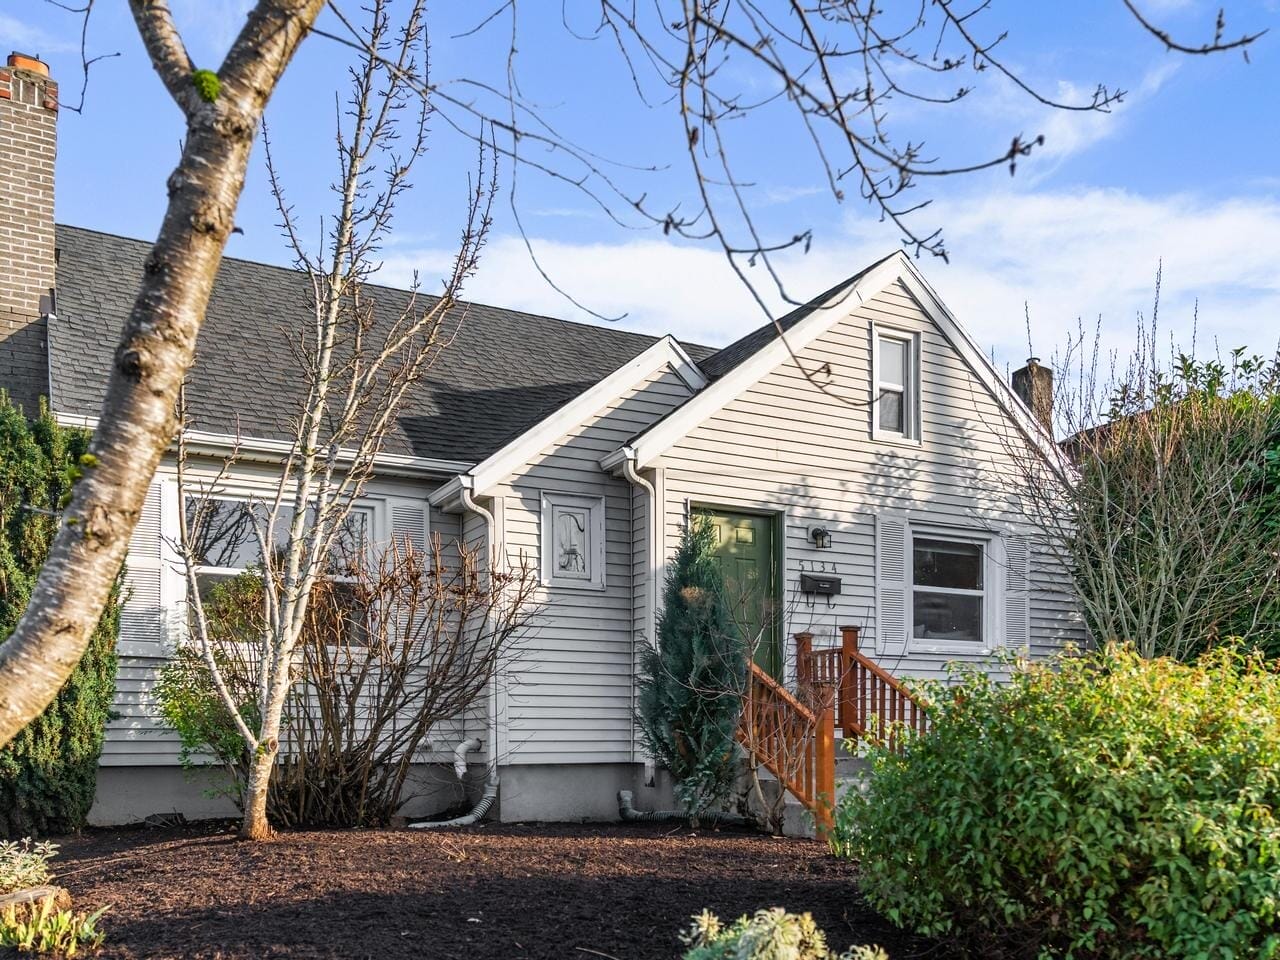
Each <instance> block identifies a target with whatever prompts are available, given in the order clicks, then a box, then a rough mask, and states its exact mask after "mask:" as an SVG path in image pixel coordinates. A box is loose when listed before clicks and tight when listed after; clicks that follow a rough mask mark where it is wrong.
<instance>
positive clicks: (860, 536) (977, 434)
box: [660, 283, 1081, 677]
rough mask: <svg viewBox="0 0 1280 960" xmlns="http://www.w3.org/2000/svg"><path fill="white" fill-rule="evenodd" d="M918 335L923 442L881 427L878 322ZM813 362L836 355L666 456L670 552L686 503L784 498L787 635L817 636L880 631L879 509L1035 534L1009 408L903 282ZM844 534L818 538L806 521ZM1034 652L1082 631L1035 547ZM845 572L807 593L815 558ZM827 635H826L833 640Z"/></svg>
mask: <svg viewBox="0 0 1280 960" xmlns="http://www.w3.org/2000/svg"><path fill="white" fill-rule="evenodd" d="M873 322H874V323H878V324H886V325H891V326H893V327H895V328H897V329H899V330H903V331H908V332H918V333H919V334H920V335H921V347H920V352H921V364H920V367H921V411H920V412H921V422H922V430H921V433H922V439H921V443H920V444H919V445H918V446H915V445H905V444H894V443H889V442H879V441H873V440H872V439H871V420H870V417H871V410H870V405H869V401H870V397H871V394H870V387H869V384H870V378H871V358H870V346H871V324H872V323H873ZM799 359H800V363H801V364H802V365H803V367H804V369H806V370H812V371H820V370H823V369H824V366H825V365H828V364H829V365H830V376H829V377H822V379H821V382H822V384H823V386H824V387H825V389H819V388H818V387H817V386H815V385H814V383H813V382H811V381H810V380H809V379H808V378H806V377H805V376H804V375H803V374H802V373H801V371H800V369H798V368H797V367H796V365H795V362H794V361H791V360H788V361H786V362H785V363H783V364H782V365H781V366H779V367H778V368H777V369H775V370H773V371H771V372H770V373H768V374H767V375H765V376H764V377H763V378H762V379H761V380H759V381H758V382H757V383H756V384H754V385H753V386H751V387H748V388H747V389H745V390H744V391H743V392H742V393H741V394H740V395H739V396H738V397H736V398H735V399H734V400H733V401H731V402H730V403H728V404H727V405H726V406H725V407H724V408H723V409H721V410H720V411H719V412H717V413H716V414H714V415H712V416H711V417H709V418H708V419H707V420H706V421H705V422H703V423H702V424H700V425H698V426H697V427H696V428H694V429H693V430H691V431H690V432H689V433H688V434H687V435H686V436H685V437H684V438H683V439H682V440H681V441H679V442H678V443H677V444H676V445H675V446H674V447H672V448H671V449H670V450H669V451H667V453H666V454H665V455H664V456H663V457H662V458H661V460H660V464H661V466H662V467H663V471H664V474H665V485H666V492H667V512H666V535H665V540H666V551H667V554H668V556H669V555H670V553H671V552H672V551H673V550H674V548H675V545H676V544H677V543H678V542H679V537H680V532H681V529H682V527H683V524H684V521H685V516H686V511H687V509H688V506H689V504H691V503H692V504H695V505H696V504H699V503H703V504H717V505H721V506H728V507H732V506H738V507H742V508H747V509H757V510H768V511H779V512H782V513H783V515H784V518H785V519H784V523H785V543H784V563H785V574H784V577H785V607H786V618H787V629H786V635H787V637H788V652H789V653H790V648H791V645H790V639H789V638H790V637H791V635H792V634H794V633H795V632H797V631H799V630H811V631H812V632H813V633H814V634H815V635H816V636H817V637H818V638H819V639H818V641H817V642H818V643H819V644H820V645H822V644H824V643H825V642H827V641H832V642H835V641H836V639H837V637H838V627H839V626H840V625H842V624H846V623H851V624H856V625H859V626H861V627H862V628H863V639H864V644H863V646H864V649H866V650H868V651H871V650H873V649H874V642H875V631H876V623H875V611H876V570H875V555H876V554H875V536H876V516H877V514H879V513H881V512H887V511H894V512H900V513H905V514H907V515H908V517H909V519H910V521H911V522H912V523H917V524H918V523H929V522H931V523H936V524H946V525H948V526H954V527H957V528H974V529H976V528H986V529H993V528H994V529H999V530H1000V531H1002V532H1003V533H1004V534H1005V535H1023V536H1028V535H1032V534H1034V529H1033V528H1032V526H1031V525H1029V524H1028V523H1027V520H1026V517H1025V515H1024V514H1023V513H1022V511H1021V510H1020V509H1019V499H1020V498H1019V497H1018V479H1017V476H1018V474H1017V470H1016V469H1015V468H1014V467H1013V461H1012V459H1011V456H1010V447H1009V446H1008V444H1009V443H1010V442H1013V439H1014V438H1013V436H1012V432H1011V427H1010V424H1009V421H1008V419H1007V417H1006V416H1005V414H1004V412H1003V411H1002V410H1001V408H1000V407H999V406H998V405H997V403H996V402H995V400H994V399H993V398H992V397H991V395H990V393H989V392H988V390H987V388H986V387H985V386H984V385H983V384H982V383H981V381H980V380H979V379H978V377H977V376H976V375H975V374H974V372H973V371H972V370H971V369H969V367H968V366H967V365H966V364H965V362H964V360H963V359H962V357H961V356H960V354H959V353H958V352H957V351H956V350H955V349H954V348H953V347H952V345H951V344H950V343H949V342H948V341H947V340H946V338H945V337H944V336H943V335H942V333H941V331H940V330H939V329H938V328H937V327H936V326H935V325H934V324H933V323H932V322H931V321H930V320H929V319H928V317H927V316H926V315H925V313H924V312H923V311H922V310H921V309H920V307H919V306H918V305H917V304H916V302H915V301H914V299H913V298H912V297H911V296H910V295H909V294H908V293H907V291H906V290H905V289H904V288H903V287H902V286H901V285H900V284H897V283H894V284H893V285H892V286H891V287H890V288H888V289H887V290H886V291H884V292H883V293H882V294H881V295H879V296H877V297H875V298H874V299H872V300H871V301H869V302H868V303H866V304H864V305H862V306H860V307H858V308H857V309H855V310H853V311H851V314H850V316H849V317H848V318H847V319H845V320H843V321H841V322H839V323H837V324H836V325H835V326H834V327H832V328H831V329H830V330H829V331H828V332H827V333H825V334H823V335H822V336H820V337H819V338H818V339H817V340H815V341H814V342H813V343H812V344H810V345H809V346H808V347H807V348H806V349H805V350H803V351H802V352H801V354H800V357H799ZM815 524H821V525H824V526H827V527H828V528H829V529H830V530H831V531H832V533H833V536H834V543H833V547H832V549H829V550H817V549H815V548H814V547H813V545H812V544H811V543H810V542H809V540H808V529H809V527H811V526H813V525H815ZM1033 556H1034V557H1035V560H1034V561H1033V568H1034V569H1033V573H1032V582H1033V591H1032V595H1031V601H1030V620H1031V652H1032V653H1033V654H1034V655H1043V654H1046V653H1048V652H1049V651H1050V650H1052V649H1055V648H1057V647H1059V646H1060V645H1061V643H1062V641H1063V639H1065V638H1077V639H1078V638H1080V636H1081V633H1080V629H1079V625H1078V622H1077V621H1076V620H1075V617H1074V613H1073V607H1072V604H1071V601H1070V597H1069V595H1067V593H1066V592H1065V591H1064V589H1063V587H1062V584H1063V582H1064V581H1063V578H1062V577H1061V576H1056V575H1054V573H1053V572H1052V571H1051V570H1050V569H1049V568H1048V566H1047V555H1046V553H1045V552H1044V551H1043V550H1036V551H1034V553H1033ZM813 564H816V565H817V569H823V568H824V567H825V570H826V571H827V572H834V573H836V574H837V575H839V576H840V577H841V578H842V581H843V582H842V594H841V596H840V597H838V598H836V601H835V602H834V603H833V604H832V605H831V606H828V605H827V603H826V601H825V600H823V599H818V600H817V602H816V603H809V602H807V601H806V600H804V599H803V598H802V597H801V595H800V594H799V574H800V572H801V570H802V567H804V566H806V565H813ZM824 638H825V639H824ZM962 659H974V660H978V659H982V658H980V657H968V658H966V657H964V656H961V655H951V654H948V655H945V656H944V655H940V654H932V655H922V654H918V653H909V654H908V655H907V656H903V657H896V656H895V657H893V658H891V659H886V660H885V663H884V666H885V667H886V668H887V669H889V670H890V671H891V672H893V673H896V674H900V675H909V676H932V677H939V676H942V675H944V673H945V664H946V663H947V662H948V661H951V660H962Z"/></svg>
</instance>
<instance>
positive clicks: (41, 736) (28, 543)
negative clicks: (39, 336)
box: [0, 395, 120, 837]
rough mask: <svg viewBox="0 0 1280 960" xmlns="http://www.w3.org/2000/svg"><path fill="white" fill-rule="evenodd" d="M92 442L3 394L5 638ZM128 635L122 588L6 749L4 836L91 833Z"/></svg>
mask: <svg viewBox="0 0 1280 960" xmlns="http://www.w3.org/2000/svg"><path fill="white" fill-rule="evenodd" d="M88 443H89V437H88V434H86V433H85V432H84V431H80V430H68V429H65V428H62V427H59V426H58V425H57V423H56V422H54V420H53V418H52V417H51V416H50V415H49V413H48V411H47V410H43V409H42V411H41V414H40V416H39V417H38V418H36V419H35V420H34V421H29V420H27V419H26V418H25V417H24V416H23V415H22V413H21V411H19V410H17V409H15V408H14V407H13V405H12V404H11V403H10V402H9V400H8V398H6V397H4V396H3V395H0V638H3V637H7V636H8V635H9V634H10V633H12V632H13V628H14V626H15V625H16V624H17V622H18V618H19V617H20V616H22V611H23V610H24V609H26V606H27V600H28V598H29V597H30V595H31V588H32V586H33V585H34V583H35V579H36V574H37V573H38V572H39V570H40V566H41V564H42V563H44V559H45V556H46V554H47V553H48V549H49V544H50V542H51V540H52V538H53V534H54V531H55V530H56V529H57V526H56V525H57V514H58V513H59V512H60V510H61V508H62V506H63V504H64V503H65V501H66V498H67V497H68V496H69V494H70V491H71V485H72V484H73V483H74V482H75V479H76V477H77V476H78V471H79V466H78V464H79V461H80V458H81V457H82V456H83V455H84V454H85V452H86V450H87V449H88ZM119 631H120V611H119V588H118V587H117V589H116V591H115V593H114V594H113V596H112V598H111V601H110V603H108V605H107V610H106V612H105V613H104V614H103V617H102V621H101V622H100V623H99V624H98V628H97V630H96V631H94V633H93V636H92V637H91V638H90V641H89V648H88V650H87V651H86V652H85V655H84V658H83V659H82V660H81V661H80V663H79V665H78V666H77V667H76V669H75V671H74V672H73V673H72V674H71V677H70V678H69V679H68V680H67V682H66V685H65V686H63V688H62V690H61V691H60V692H59V693H58V696H57V698H56V699H55V700H54V702H53V703H52V704H50V705H49V708H48V709H47V710H45V712H44V713H43V714H41V715H40V716H39V717H37V718H36V720H35V721H34V722H33V723H31V724H30V725H29V726H28V727H27V728H26V729H25V730H23V731H22V732H21V733H20V734H18V736H17V737H16V738H14V740H13V741H12V742H11V743H10V744H9V745H8V746H6V747H5V748H4V749H0V836H8V837H17V836H26V835H30V834H53V833H67V832H70V831H74V830H78V829H80V828H81V827H82V826H84V823H85V818H86V817H87V816H88V814H89V807H90V806H92V804H93V794H94V788H95V784H96V781H97V769H98V757H99V756H100V755H101V753H102V738H103V734H104V731H105V727H106V723H107V719H108V717H109V711H110V706H111V697H112V693H113V691H114V689H115V677H116V655H115V647H116V639H117V637H118V635H119Z"/></svg>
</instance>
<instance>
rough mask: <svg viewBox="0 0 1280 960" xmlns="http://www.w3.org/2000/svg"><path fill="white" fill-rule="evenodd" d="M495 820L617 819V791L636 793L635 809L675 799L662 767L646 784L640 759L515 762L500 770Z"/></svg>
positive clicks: (671, 802)
mask: <svg viewBox="0 0 1280 960" xmlns="http://www.w3.org/2000/svg"><path fill="white" fill-rule="evenodd" d="M499 773H500V774H501V775H502V787H501V791H500V794H499V797H498V818H499V819H500V820H502V822H504V823H514V822H521V821H529V820H540V821H544V822H556V821H558V822H565V821H597V822H611V821H616V820H617V819H618V791H619V790H630V791H632V792H633V793H634V794H635V805H636V807H637V809H641V810H648V809H657V808H662V809H667V810H669V809H671V807H672V806H673V805H674V799H673V797H672V794H671V785H670V779H669V778H668V777H667V775H666V771H659V772H658V774H657V777H656V778H655V779H656V784H655V786H652V787H650V786H646V785H645V783H644V765H643V764H639V763H584V764H513V765H511V766H505V767H502V768H500V770H499Z"/></svg>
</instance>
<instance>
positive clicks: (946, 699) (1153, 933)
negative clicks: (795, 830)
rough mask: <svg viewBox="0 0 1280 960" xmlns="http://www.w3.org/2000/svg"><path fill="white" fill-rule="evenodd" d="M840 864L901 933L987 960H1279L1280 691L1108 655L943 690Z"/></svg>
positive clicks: (1265, 668) (841, 811)
mask: <svg viewBox="0 0 1280 960" xmlns="http://www.w3.org/2000/svg"><path fill="white" fill-rule="evenodd" d="M929 696H930V699H931V700H932V702H933V703H934V704H935V706H934V708H933V709H932V712H931V717H932V722H933V726H932V728H931V730H930V732H929V733H928V734H926V735H924V736H921V737H918V738H913V739H909V740H908V742H907V744H906V747H905V750H904V751H903V753H902V754H901V755H900V756H899V755H893V754H890V753H888V752H885V751H880V752H878V753H877V754H876V756H875V758H874V766H875V773H874V776H873V777H872V779H871V780H870V783H869V785H868V788H867V790H866V792H865V793H862V792H859V791H850V792H849V793H847V794H846V795H845V796H844V798H843V799H842V800H841V802H840V804H839V807H838V809H837V814H836V841H835V848H836V850H837V852H838V853H840V854H843V855H845V856H849V857H853V858H855V859H857V860H858V861H859V862H860V867H861V870H860V878H859V887H860V889H861V891H862V893H863V894H864V895H865V896H866V898H867V900H868V901H869V902H870V904H871V905H872V906H873V907H874V908H875V909H877V910H879V911H880V912H881V913H883V914H884V915H885V916H886V917H888V918H889V919H891V920H892V921H894V922H895V923H897V924H899V925H901V926H903V927H906V928H908V929H910V930H913V931H915V932H917V933H921V934H924V935H928V936H933V937H944V938H948V937H949V938H953V939H954V940H955V941H957V943H958V945H960V946H962V947H964V948H966V949H967V950H968V951H969V953H970V955H973V956H982V957H1018V958H1022V957H1027V958H1032V957H1039V958H1054V957H1063V958H1067V957H1073V958H1116V960H1119V958H1126V960H1128V958H1147V957H1149V958H1156V957H1160V958H1165V957H1185V958H1191V957H1197V958H1198V957H1251V958H1257V960H1265V958H1274V957H1277V956H1280V675H1278V674H1277V667H1276V665H1275V663H1274V662H1271V661H1267V660H1266V659H1265V658H1264V657H1263V656H1262V655H1260V654H1256V653H1245V652H1243V651H1242V649H1241V648H1240V647H1239V646H1230V645H1227V646H1222V647H1220V648H1216V649H1212V650H1210V651H1208V652H1206V653H1204V654H1203V655H1201V656H1200V657H1199V659H1197V660H1195V661H1192V662H1189V663H1181V662H1178V661H1175V660H1172V659H1156V660H1147V659H1143V658H1142V657H1140V656H1138V655H1137V654H1136V653H1135V652H1133V651H1132V650H1130V649H1126V648H1121V647H1109V648H1107V649H1105V650H1102V651H1098V652H1094V653H1090V654H1087V655H1081V656H1066V657H1064V658H1062V659H1061V661H1060V662H1058V663H1055V664H1047V665H1035V666H1029V667H1025V668H1021V669H1018V670H1016V671H1015V672H1014V673H1013V676H1012V678H1011V680H1010V681H1009V682H1008V683H1007V684H1001V683H998V682H996V681H993V680H991V679H990V678H988V677H986V676H984V675H982V674H980V673H977V672H973V673H970V674H968V675H965V676H963V677H961V678H960V682H958V683H956V684H954V685H953V686H942V685H934V686H933V687H932V688H931V689H930V691H929Z"/></svg>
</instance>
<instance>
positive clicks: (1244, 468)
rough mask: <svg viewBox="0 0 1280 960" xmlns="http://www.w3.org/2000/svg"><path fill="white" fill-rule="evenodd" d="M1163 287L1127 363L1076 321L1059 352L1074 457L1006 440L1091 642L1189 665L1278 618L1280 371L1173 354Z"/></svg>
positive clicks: (1061, 416)
mask: <svg viewBox="0 0 1280 960" xmlns="http://www.w3.org/2000/svg"><path fill="white" fill-rule="evenodd" d="M1158 283H1159V281H1158V280H1157V294H1156V306H1155V310H1153V313H1152V318H1151V320H1150V322H1149V324H1148V325H1144V323H1143V322H1140V324H1139V327H1138V336H1137V344H1136V346H1135V348H1134V350H1133V352H1132V354H1131V355H1130V356H1128V357H1120V356H1111V357H1107V356H1105V355H1104V354H1103V352H1102V350H1101V349H1100V347H1099V346H1098V343H1097V335H1096V333H1095V334H1094V335H1093V344H1092V346H1090V341H1089V337H1088V336H1087V335H1086V334H1085V332H1084V330H1083V328H1081V330H1080V331H1079V333H1078V334H1077V335H1075V336H1073V338H1072V339H1071V341H1070V343H1069V344H1068V345H1067V346H1066V347H1065V348H1063V350H1062V351H1061V352H1060V354H1059V356H1058V357H1056V358H1055V360H1054V366H1055V368H1056V370H1057V373H1058V376H1057V379H1056V385H1055V390H1054V400H1053V413H1054V418H1055V431H1056V432H1057V434H1058V435H1059V436H1061V437H1065V438H1066V439H1065V440H1064V441H1063V444H1062V449H1063V451H1064V456H1063V457H1062V458H1061V459H1060V460H1058V461H1057V462H1054V461H1053V460H1052V459H1051V458H1046V457H1044V456H1041V455H1039V454H1037V453H1035V452H1033V450H1032V448H1031V446H1030V445H1029V444H1028V443H1027V442H1026V438H1025V436H1020V437H1015V436H1013V434H1012V433H1011V432H1006V434H1005V436H1006V444H1005V446H1006V450H1007V452H1009V453H1011V454H1012V456H1011V457H1010V461H1011V462H1012V463H1014V464H1015V465H1016V469H1017V472H1018V477H1017V478H1016V489H1017V494H1018V496H1019V497H1020V499H1021V501H1022V503H1023V505H1024V510H1025V512H1026V514H1027V516H1028V517H1029V518H1030V519H1031V520H1032V521H1033V522H1034V523H1035V524H1036V526H1037V527H1038V528H1039V530H1040V540H1041V541H1042V542H1043V543H1044V544H1045V546H1046V548H1047V549H1048V551H1049V553H1050V555H1051V556H1052V557H1053V558H1054V559H1055V560H1056V562H1057V563H1058V564H1059V566H1060V567H1061V568H1062V569H1064V570H1066V571H1069V572H1070V575H1071V578H1072V581H1073V583H1074V587H1075V590H1074V593H1075V596H1076V597H1077V598H1078V601H1079V603H1080V604H1081V606H1082V608H1083V611H1082V612H1083V614H1084V618H1085V621H1086V624H1087V626H1088V628H1089V631H1090V633H1091V635H1092V637H1093V638H1094V639H1095V640H1096V641H1098V642H1104V641H1110V640H1119V641H1123V642H1127V643H1132V644H1133V645H1134V646H1135V647H1136V649H1137V650H1138V651H1139V652H1141V653H1142V654H1143V655H1144V656H1148V657H1155V656H1173V657H1178V658H1184V657H1187V656H1189V655H1194V654H1195V653H1197V652H1199V651H1200V650H1202V649H1203V648H1204V647H1205V645H1207V644H1211V643H1213V642H1214V641H1215V640H1216V639H1218V638H1220V637H1224V636H1227V635H1231V634H1236V635H1242V636H1244V637H1245V638H1246V639H1248V640H1251V641H1264V640H1266V639H1268V635H1269V634H1270V635H1274V633H1275V631H1276V629H1277V627H1278V626H1280V624H1277V623H1276V622H1275V615H1276V612H1277V611H1278V610H1280V556H1278V554H1277V550H1276V545H1275V530H1274V529H1269V528H1268V527H1267V526H1266V525H1265V521H1266V516H1265V510H1264V498H1270V500H1267V501H1265V502H1270V501H1271V500H1275V501H1280V492H1278V491H1277V489H1276V486H1277V482H1280V471H1277V470H1276V466H1275V465H1274V464H1273V463H1271V461H1269V460H1268V456H1270V457H1272V458H1274V456H1275V454H1274V451H1275V450H1277V449H1280V399H1278V395H1277V387H1278V386H1280V365H1277V363H1276V361H1275V360H1272V361H1264V360H1261V359H1257V358H1249V357H1246V356H1244V355H1243V353H1241V352H1238V351H1237V352H1235V353H1233V354H1231V355H1230V356H1229V357H1228V358H1227V359H1226V360H1225V361H1220V360H1216V359H1215V360H1210V361H1197V360H1196V359H1194V356H1193V353H1191V352H1189V353H1185V354H1184V353H1180V352H1179V351H1177V350H1176V349H1170V355H1169V357H1168V358H1167V359H1163V358H1162V357H1161V356H1160V353H1161V352H1162V351H1161V350H1160V348H1159V345H1158V344H1159V341H1158V316H1159V286H1158ZM1268 451H1272V453H1270V454H1268ZM1268 471H1271V474H1269V473H1268ZM1272 474H1274V475H1272ZM1272 509H1274V507H1273V508H1272ZM1271 522H1272V523H1274V522H1275V521H1274V519H1273V520H1272V521H1271Z"/></svg>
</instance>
